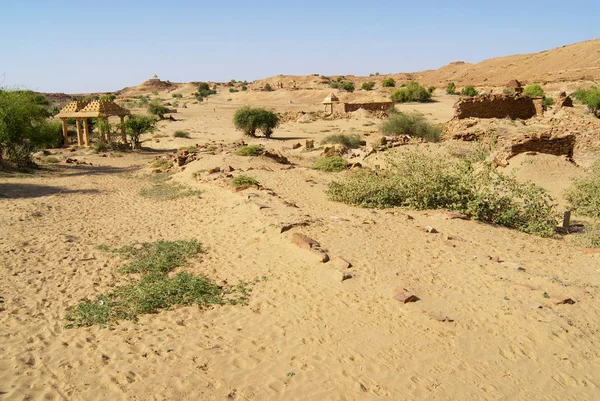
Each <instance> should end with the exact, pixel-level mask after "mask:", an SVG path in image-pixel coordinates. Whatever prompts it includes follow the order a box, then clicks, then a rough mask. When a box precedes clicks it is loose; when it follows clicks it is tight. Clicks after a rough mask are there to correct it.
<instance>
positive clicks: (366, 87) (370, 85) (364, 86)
mask: <svg viewBox="0 0 600 401" xmlns="http://www.w3.org/2000/svg"><path fill="white" fill-rule="evenodd" d="M374 87H375V82H373V81H369V82H364V83H363V84H362V90H365V91H370V90H373V88H374Z"/></svg>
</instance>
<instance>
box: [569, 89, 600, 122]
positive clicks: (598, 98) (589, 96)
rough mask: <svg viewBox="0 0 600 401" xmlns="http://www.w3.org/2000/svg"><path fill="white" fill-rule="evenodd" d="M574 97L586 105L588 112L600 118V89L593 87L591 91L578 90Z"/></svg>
mask: <svg viewBox="0 0 600 401" xmlns="http://www.w3.org/2000/svg"><path fill="white" fill-rule="evenodd" d="M573 97H574V98H575V99H577V100H579V101H580V102H581V103H583V104H585V105H586V106H587V108H588V110H589V111H590V112H591V113H593V114H594V115H595V116H596V117H599V118H600V89H598V88H597V87H595V86H592V87H591V88H589V89H577V90H576V91H575V93H573Z"/></svg>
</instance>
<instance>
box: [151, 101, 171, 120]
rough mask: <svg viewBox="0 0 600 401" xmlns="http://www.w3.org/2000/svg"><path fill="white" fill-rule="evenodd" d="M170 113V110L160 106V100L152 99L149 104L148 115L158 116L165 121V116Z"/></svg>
mask: <svg viewBox="0 0 600 401" xmlns="http://www.w3.org/2000/svg"><path fill="white" fill-rule="evenodd" d="M168 112H169V108H168V107H166V106H163V105H162V104H160V100H158V99H152V101H151V102H150V103H148V113H150V114H152V115H155V116H158V118H160V119H161V120H164V118H165V114H167V113H168Z"/></svg>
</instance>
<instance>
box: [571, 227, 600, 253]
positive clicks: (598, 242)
mask: <svg viewBox="0 0 600 401" xmlns="http://www.w3.org/2000/svg"><path fill="white" fill-rule="evenodd" d="M572 239H573V243H574V244H575V245H577V246H581V247H583V248H600V225H598V224H586V226H585V228H584V229H583V231H582V232H579V233H576V234H573V237H572Z"/></svg>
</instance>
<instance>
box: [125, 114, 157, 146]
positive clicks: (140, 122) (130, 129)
mask: <svg viewBox="0 0 600 401" xmlns="http://www.w3.org/2000/svg"><path fill="white" fill-rule="evenodd" d="M123 127H124V129H125V132H126V134H127V136H129V138H130V140H131V147H132V148H133V149H140V148H141V147H142V141H141V136H142V135H143V134H147V133H151V132H153V131H154V130H155V129H156V120H155V119H154V118H153V117H150V116H141V115H135V114H134V115H131V116H129V117H127V119H126V120H125V123H124V125H123Z"/></svg>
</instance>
